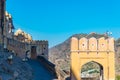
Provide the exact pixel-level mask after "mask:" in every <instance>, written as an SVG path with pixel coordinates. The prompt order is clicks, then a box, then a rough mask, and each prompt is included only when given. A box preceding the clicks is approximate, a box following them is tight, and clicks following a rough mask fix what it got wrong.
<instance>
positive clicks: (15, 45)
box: [7, 38, 48, 58]
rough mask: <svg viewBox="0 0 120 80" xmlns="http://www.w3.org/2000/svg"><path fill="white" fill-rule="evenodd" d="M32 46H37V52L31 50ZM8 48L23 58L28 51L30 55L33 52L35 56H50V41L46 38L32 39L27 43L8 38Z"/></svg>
mask: <svg viewBox="0 0 120 80" xmlns="http://www.w3.org/2000/svg"><path fill="white" fill-rule="evenodd" d="M32 46H35V47H36V51H35V53H36V54H35V53H34V52H32V51H31V50H32V49H31V48H32ZM7 49H8V50H10V51H13V52H14V53H15V54H16V55H17V56H19V57H21V58H24V57H26V54H27V52H29V55H30V57H31V54H34V55H35V57H37V56H44V57H45V58H48V41H45V40H41V41H32V42H30V43H27V42H20V41H18V40H15V39H10V38H7Z"/></svg>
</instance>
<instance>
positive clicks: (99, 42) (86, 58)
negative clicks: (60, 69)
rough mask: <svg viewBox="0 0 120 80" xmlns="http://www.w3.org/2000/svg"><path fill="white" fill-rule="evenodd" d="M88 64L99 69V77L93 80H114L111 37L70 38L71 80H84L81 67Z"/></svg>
mask: <svg viewBox="0 0 120 80" xmlns="http://www.w3.org/2000/svg"><path fill="white" fill-rule="evenodd" d="M89 62H94V63H96V64H98V65H99V67H100V71H99V74H100V77H99V79H95V80H115V62H114V39H113V38H111V37H99V38H96V37H89V38H88V37H82V38H80V39H78V38H76V37H72V38H71V80H84V79H83V78H85V77H84V76H83V74H82V72H81V71H82V67H83V66H84V65H85V64H87V63H89ZM89 77H90V76H89ZM86 78H87V77H86ZM91 78H92V77H91ZM86 80H87V79H86ZM89 80H90V79H89ZM92 80H94V79H92Z"/></svg>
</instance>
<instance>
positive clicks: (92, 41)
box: [71, 37, 114, 52]
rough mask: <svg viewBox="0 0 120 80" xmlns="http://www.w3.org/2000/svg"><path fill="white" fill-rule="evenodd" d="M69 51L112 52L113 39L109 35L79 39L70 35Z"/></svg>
mask: <svg viewBox="0 0 120 80" xmlns="http://www.w3.org/2000/svg"><path fill="white" fill-rule="evenodd" d="M71 45H72V46H71V51H113V52H114V39H113V38H111V37H108V38H105V37H100V38H95V37H91V38H86V37H82V38H80V39H78V38H76V37H72V39H71Z"/></svg>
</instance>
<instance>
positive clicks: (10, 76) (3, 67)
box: [0, 52, 33, 80]
mask: <svg viewBox="0 0 120 80" xmlns="http://www.w3.org/2000/svg"><path fill="white" fill-rule="evenodd" d="M10 55H12V53H8V52H0V76H1V78H2V79H3V80H32V79H33V73H32V68H31V67H30V65H29V64H27V63H26V62H22V60H21V59H20V58H18V57H16V56H13V59H12V64H9V63H8V61H7V60H8V57H9V56H10Z"/></svg>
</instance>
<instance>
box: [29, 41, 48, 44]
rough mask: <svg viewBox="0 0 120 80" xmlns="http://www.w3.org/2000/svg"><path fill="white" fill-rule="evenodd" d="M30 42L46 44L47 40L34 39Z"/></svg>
mask: <svg viewBox="0 0 120 80" xmlns="http://www.w3.org/2000/svg"><path fill="white" fill-rule="evenodd" d="M31 44H38V45H43V44H44V45H48V41H47V40H34V41H32V42H31Z"/></svg>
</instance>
